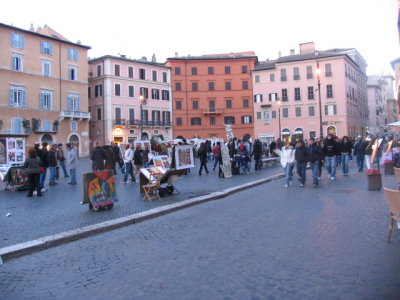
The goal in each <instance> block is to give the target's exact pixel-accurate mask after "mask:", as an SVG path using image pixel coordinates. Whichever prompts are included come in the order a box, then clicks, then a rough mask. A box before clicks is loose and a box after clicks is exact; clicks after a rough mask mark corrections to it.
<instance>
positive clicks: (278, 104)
mask: <svg viewBox="0 0 400 300" xmlns="http://www.w3.org/2000/svg"><path fill="white" fill-rule="evenodd" d="M276 105H277V106H278V122H279V123H278V124H279V132H278V137H279V138H281V101H280V100H278V101H277V102H276Z"/></svg>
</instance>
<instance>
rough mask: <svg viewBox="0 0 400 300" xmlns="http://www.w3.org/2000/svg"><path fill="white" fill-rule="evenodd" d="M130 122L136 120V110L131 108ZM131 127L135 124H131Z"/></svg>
mask: <svg viewBox="0 0 400 300" xmlns="http://www.w3.org/2000/svg"><path fill="white" fill-rule="evenodd" d="M129 120H130V121H134V120H135V109H134V108H129ZM129 125H133V123H132V122H129Z"/></svg>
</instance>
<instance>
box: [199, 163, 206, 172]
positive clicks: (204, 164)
mask: <svg viewBox="0 0 400 300" xmlns="http://www.w3.org/2000/svg"><path fill="white" fill-rule="evenodd" d="M203 167H204V170H206V173H208V169H207V164H206V162H200V170H199V174H200V175H201V171H203Z"/></svg>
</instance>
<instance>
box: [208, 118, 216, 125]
mask: <svg viewBox="0 0 400 300" xmlns="http://www.w3.org/2000/svg"><path fill="white" fill-rule="evenodd" d="M215 124H217V120H216V119H215V117H210V125H215Z"/></svg>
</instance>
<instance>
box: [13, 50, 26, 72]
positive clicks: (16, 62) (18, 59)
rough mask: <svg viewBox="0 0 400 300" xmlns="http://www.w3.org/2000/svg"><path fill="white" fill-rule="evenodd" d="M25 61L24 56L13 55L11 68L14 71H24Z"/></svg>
mask: <svg viewBox="0 0 400 300" xmlns="http://www.w3.org/2000/svg"><path fill="white" fill-rule="evenodd" d="M23 64H24V63H23V59H22V55H18V54H13V56H12V59H11V67H12V69H13V70H14V71H22V70H23Z"/></svg>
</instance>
